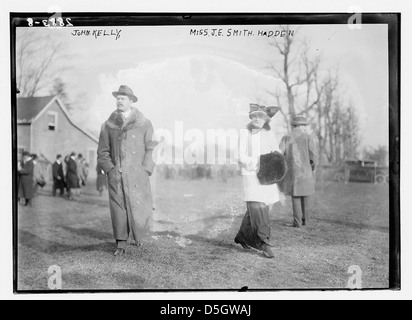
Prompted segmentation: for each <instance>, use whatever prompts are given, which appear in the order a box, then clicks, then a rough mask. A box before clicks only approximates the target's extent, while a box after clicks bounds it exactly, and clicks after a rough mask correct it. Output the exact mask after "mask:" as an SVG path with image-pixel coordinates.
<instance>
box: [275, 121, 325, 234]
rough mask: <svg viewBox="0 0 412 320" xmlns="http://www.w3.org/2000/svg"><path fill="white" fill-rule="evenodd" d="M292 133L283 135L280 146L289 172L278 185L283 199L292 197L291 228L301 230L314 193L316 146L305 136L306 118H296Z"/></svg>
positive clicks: (316, 159) (316, 160) (306, 221)
mask: <svg viewBox="0 0 412 320" xmlns="http://www.w3.org/2000/svg"><path fill="white" fill-rule="evenodd" d="M291 124H292V132H291V133H290V134H288V135H285V136H284V137H283V138H282V140H281V142H280V145H279V148H280V150H281V151H282V152H283V154H284V155H285V158H286V163H287V166H288V171H287V173H286V175H285V177H284V179H283V181H282V182H281V183H280V184H279V185H280V188H281V191H282V192H283V193H284V194H285V195H289V196H291V197H292V208H293V226H294V227H298V228H300V227H302V225H306V224H307V223H308V220H309V196H310V195H312V194H313V193H315V182H314V177H313V175H314V170H315V168H316V166H317V163H318V154H317V150H316V146H315V143H314V140H313V138H312V137H311V135H309V134H308V133H306V132H305V130H304V127H305V126H307V125H308V122H307V121H306V119H305V117H303V116H295V117H294V118H293V120H292V123H291Z"/></svg>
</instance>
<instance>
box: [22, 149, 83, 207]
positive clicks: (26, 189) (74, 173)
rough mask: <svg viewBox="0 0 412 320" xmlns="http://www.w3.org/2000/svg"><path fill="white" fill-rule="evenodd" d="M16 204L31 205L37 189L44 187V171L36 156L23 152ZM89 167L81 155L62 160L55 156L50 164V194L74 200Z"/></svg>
mask: <svg viewBox="0 0 412 320" xmlns="http://www.w3.org/2000/svg"><path fill="white" fill-rule="evenodd" d="M17 166H18V168H17V172H18V202H19V203H22V204H23V205H25V206H26V205H31V202H32V199H33V198H34V196H35V195H36V193H37V191H38V188H39V187H40V188H43V187H44V186H45V185H46V179H45V177H44V172H45V170H43V169H42V167H41V165H40V163H38V157H37V155H36V154H31V153H29V152H27V151H24V152H23V154H22V159H21V160H20V161H19V162H18V165H17ZM88 170H89V166H88V164H87V162H86V159H85V158H83V155H82V154H81V153H79V154H78V155H77V154H76V153H75V152H72V153H71V154H70V155H67V156H66V157H65V158H64V159H63V157H62V155H61V154H58V155H57V156H56V160H55V161H54V163H53V164H52V176H53V186H52V194H53V196H56V195H57V190H59V195H60V196H61V197H63V196H65V194H66V195H67V197H68V199H70V200H76V199H78V198H79V196H80V189H81V186H85V185H86V182H87V176H88Z"/></svg>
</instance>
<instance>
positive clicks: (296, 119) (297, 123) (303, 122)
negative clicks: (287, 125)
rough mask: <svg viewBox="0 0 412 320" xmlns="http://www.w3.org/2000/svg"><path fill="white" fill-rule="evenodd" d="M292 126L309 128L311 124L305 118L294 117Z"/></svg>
mask: <svg viewBox="0 0 412 320" xmlns="http://www.w3.org/2000/svg"><path fill="white" fill-rule="evenodd" d="M291 124H292V126H307V125H308V124H309V123H308V122H307V121H306V118H305V116H302V115H300V116H294V117H293V119H292V122H291Z"/></svg>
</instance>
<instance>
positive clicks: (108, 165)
mask: <svg viewBox="0 0 412 320" xmlns="http://www.w3.org/2000/svg"><path fill="white" fill-rule="evenodd" d="M112 94H113V96H114V97H115V98H116V106H117V110H115V111H114V112H113V113H112V114H111V115H110V117H109V119H108V120H107V121H106V122H104V123H103V125H102V127H101V131H100V138H99V146H98V149H97V162H98V164H99V165H100V166H101V167H102V169H103V171H104V172H105V173H106V174H107V176H108V187H109V189H108V190H109V203H110V214H111V219H112V226H113V235H114V238H115V239H116V243H117V250H116V252H115V255H122V254H124V253H125V250H126V247H127V240H128V238H129V235H131V236H132V238H134V240H135V241H136V242H137V243H139V244H140V241H141V240H142V239H143V238H145V237H146V236H147V235H148V234H149V233H150V230H151V225H152V219H153V212H152V210H153V207H152V194H151V187H150V180H149V176H150V175H151V174H152V172H153V170H154V167H155V163H154V161H153V158H152V153H153V149H154V147H155V146H156V142H155V141H154V140H153V133H154V131H153V126H152V124H151V122H150V121H149V120H148V119H146V118H145V116H144V115H143V114H142V113H141V112H140V111H139V110H138V109H137V108H135V107H133V106H132V103H133V102H136V101H137V97H136V96H135V95H134V94H133V91H132V90H131V89H130V88H129V87H128V86H125V85H121V86H120V88H119V90H118V91H114V92H113V93H112Z"/></svg>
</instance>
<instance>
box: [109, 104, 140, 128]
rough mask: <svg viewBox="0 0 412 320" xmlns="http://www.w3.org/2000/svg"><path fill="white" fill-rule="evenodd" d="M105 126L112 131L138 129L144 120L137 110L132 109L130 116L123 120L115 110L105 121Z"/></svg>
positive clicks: (120, 114)
mask: <svg viewBox="0 0 412 320" xmlns="http://www.w3.org/2000/svg"><path fill="white" fill-rule="evenodd" d="M106 123H107V125H108V126H109V127H110V128H113V129H119V130H123V131H126V130H129V129H131V128H134V127H140V126H142V125H144V124H145V123H146V118H145V116H144V115H143V113H141V112H140V111H139V110H137V109H136V108H134V107H132V109H131V112H130V115H129V116H128V117H127V119H126V120H125V119H124V117H123V115H122V113H121V112H120V111H119V110H115V111H113V112H112V114H111V115H110V117H109V119H107V121H106Z"/></svg>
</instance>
